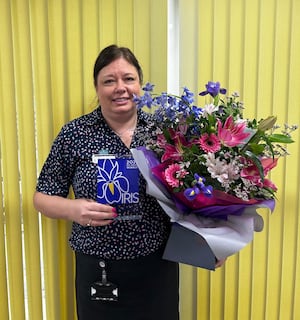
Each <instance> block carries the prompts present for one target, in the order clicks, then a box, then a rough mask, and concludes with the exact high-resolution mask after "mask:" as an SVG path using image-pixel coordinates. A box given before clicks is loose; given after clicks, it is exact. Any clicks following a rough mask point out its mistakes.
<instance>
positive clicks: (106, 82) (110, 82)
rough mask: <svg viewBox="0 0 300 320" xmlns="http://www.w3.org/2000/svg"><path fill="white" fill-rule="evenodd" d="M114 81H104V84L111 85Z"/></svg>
mask: <svg viewBox="0 0 300 320" xmlns="http://www.w3.org/2000/svg"><path fill="white" fill-rule="evenodd" d="M114 81H115V80H114V79H106V80H104V84H112V83H113V82H114Z"/></svg>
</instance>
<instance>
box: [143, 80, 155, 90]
mask: <svg viewBox="0 0 300 320" xmlns="http://www.w3.org/2000/svg"><path fill="white" fill-rule="evenodd" d="M153 88H154V84H152V83H150V82H147V83H146V84H145V86H144V87H143V88H142V89H143V91H148V92H151V91H153Z"/></svg>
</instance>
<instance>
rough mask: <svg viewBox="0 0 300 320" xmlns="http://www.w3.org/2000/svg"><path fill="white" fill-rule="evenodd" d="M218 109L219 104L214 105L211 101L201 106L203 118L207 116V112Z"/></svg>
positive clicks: (210, 112)
mask: <svg viewBox="0 0 300 320" xmlns="http://www.w3.org/2000/svg"><path fill="white" fill-rule="evenodd" d="M218 110H219V106H215V105H214V104H213V103H210V104H206V105H205V106H204V107H203V108H202V111H203V116H204V117H205V118H207V115H208V114H212V113H213V112H215V111H218Z"/></svg>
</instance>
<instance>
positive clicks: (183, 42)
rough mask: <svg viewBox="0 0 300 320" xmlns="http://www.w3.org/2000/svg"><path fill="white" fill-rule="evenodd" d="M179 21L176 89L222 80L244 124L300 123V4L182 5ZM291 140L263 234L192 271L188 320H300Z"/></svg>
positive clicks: (297, 177)
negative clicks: (272, 119)
mask: <svg viewBox="0 0 300 320" xmlns="http://www.w3.org/2000/svg"><path fill="white" fill-rule="evenodd" d="M179 15H180V39H179V43H180V58H181V60H180V85H181V86H184V85H188V86H190V87H191V88H193V89H194V88H195V89H196V90H198V92H200V91H201V90H202V89H203V88H204V85H205V84H206V83H207V81H209V80H213V81H220V82H221V84H222V85H223V86H224V87H226V88H228V90H229V93H231V92H233V91H238V92H239V93H240V96H241V99H242V101H244V103H245V107H246V109H245V116H246V117H249V118H251V117H257V118H258V119H260V118H263V117H266V116H268V115H270V114H274V115H276V116H277V117H278V124H281V125H282V128H283V125H284V124H285V123H289V124H300V114H299V99H298V93H299V89H300V61H299V59H298V58H297V57H299V56H300V22H299V19H298V17H299V16H300V2H299V1H297V0H264V1H260V0H253V1H246V0H244V1H240V0H225V1H221V0H212V1H205V0H198V1H197V0H188V1H187V0H184V1H183V0H179ZM193 70H197V71H198V75H197V76H196V78H195V74H194V72H193ZM199 102H202V103H203V99H201V98H199ZM294 138H295V140H296V143H294V144H293V145H289V146H288V150H289V152H290V154H291V155H290V156H288V157H287V158H285V159H280V160H279V162H278V166H277V167H276V169H274V170H273V172H272V175H271V179H272V180H273V181H274V182H275V184H276V185H277V187H278V194H277V195H278V199H277V201H276V210H275V212H274V213H273V214H272V215H270V214H269V213H268V212H265V211H263V212H262V215H263V217H264V220H265V227H264V230H263V231H262V232H261V233H256V234H255V235H254V240H253V242H252V243H251V244H250V245H248V246H247V247H246V248H244V249H243V250H242V251H241V252H240V253H239V254H237V255H234V256H232V257H230V258H229V259H228V261H227V262H226V264H225V266H224V267H223V268H222V269H219V270H217V271H216V272H208V271H205V270H202V269H197V275H196V281H197V310H196V315H195V314H191V315H190V317H189V319H193V320H195V319H197V320H202V319H203V320H204V319H205V320H208V319H211V320H214V319H223V320H226V319H228V320H229V319H230V320H233V319H249V320H250V319H251V320H252V319H255V320H260V319H261V320H265V319H268V320H273V319H280V320H285V319H298V318H299V317H300V306H299V303H297V299H298V298H299V293H300V278H299V259H300V246H299V244H300V242H299V240H300V220H299V211H300V208H299V200H298V199H299V184H300V172H299V164H298V161H299V152H300V150H299V148H300V134H299V130H298V131H296V132H295V134H294ZM190 272H191V273H192V272H194V270H191V271H190ZM191 290H194V288H192V289H191Z"/></svg>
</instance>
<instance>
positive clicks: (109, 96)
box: [96, 58, 141, 116]
mask: <svg viewBox="0 0 300 320" xmlns="http://www.w3.org/2000/svg"><path fill="white" fill-rule="evenodd" d="M140 90H141V86H140V79H139V76H138V72H137V70H136V68H135V67H134V66H133V65H132V64H130V63H128V62H127V61H126V60H125V59H123V58H120V59H117V60H114V61H113V62H111V63H110V64H109V65H107V66H106V67H104V68H102V69H101V70H100V72H99V73H98V76H97V86H96V91H97V95H98V99H99V103H100V105H101V110H102V113H103V114H104V115H106V116H115V115H118V114H124V113H126V112H130V111H135V105H134V103H133V101H132V98H133V94H136V95H139V93H140Z"/></svg>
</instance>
